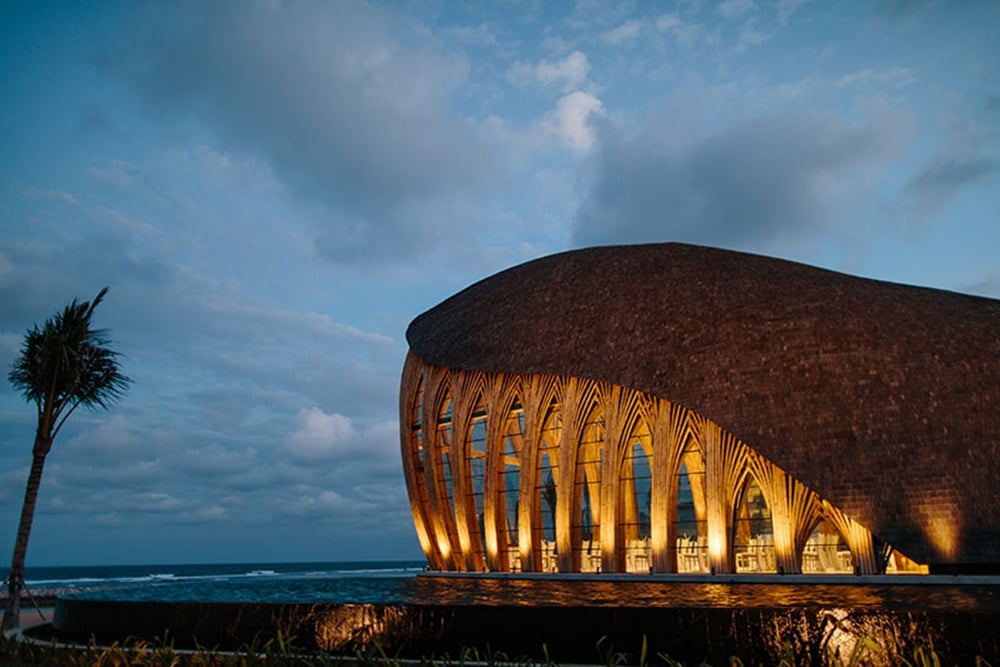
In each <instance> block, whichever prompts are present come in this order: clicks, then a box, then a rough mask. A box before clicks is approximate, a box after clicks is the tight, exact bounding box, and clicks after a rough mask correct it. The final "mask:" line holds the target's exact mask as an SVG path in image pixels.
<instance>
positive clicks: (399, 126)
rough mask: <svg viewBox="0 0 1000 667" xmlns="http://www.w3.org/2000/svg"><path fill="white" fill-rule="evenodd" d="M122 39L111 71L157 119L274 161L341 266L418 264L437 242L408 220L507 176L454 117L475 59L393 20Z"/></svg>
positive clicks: (147, 16) (177, 20)
mask: <svg viewBox="0 0 1000 667" xmlns="http://www.w3.org/2000/svg"><path fill="white" fill-rule="evenodd" d="M123 34H125V35H130V36H131V37H126V38H125V39H124V40H123V43H122V46H121V52H120V53H118V54H117V58H114V57H106V58H104V59H103V62H104V63H105V64H106V67H107V68H108V71H110V72H112V73H114V74H116V75H118V76H120V77H121V78H123V79H124V80H125V81H126V82H127V83H128V84H129V86H130V89H131V90H132V91H133V92H134V94H135V95H136V96H137V97H138V98H139V99H140V101H141V102H142V104H143V106H144V108H145V109H146V110H147V111H148V113H149V114H150V115H151V116H154V117H161V116H170V117H177V118H183V119H189V118H194V119H195V120H196V121H197V122H198V123H200V124H202V125H203V126H205V127H208V128H210V129H211V130H212V132H213V133H214V134H215V136H216V138H217V139H218V140H219V141H220V142H221V143H222V144H223V145H224V147H225V148H226V149H227V150H234V151H240V152H242V153H244V154H247V155H254V156H259V157H261V158H262V159H264V160H266V162H267V163H268V164H269V165H270V167H271V169H272V170H273V173H274V175H275V177H276V178H277V179H279V180H280V182H281V183H283V184H284V186H285V187H287V188H289V189H290V190H292V191H293V192H295V193H297V194H298V195H300V196H303V197H305V199H306V201H311V202H313V204H314V205H315V207H316V208H315V209H314V211H313V216H314V218H315V219H316V220H317V224H319V225H320V227H321V229H322V231H323V232H324V233H325V234H326V235H327V236H328V237H329V239H328V243H327V244H326V248H327V249H331V248H333V249H334V251H331V252H330V253H328V254H330V255H331V256H332V257H334V258H336V259H337V260H341V261H355V262H356V261H362V260H364V259H366V258H370V257H372V256H374V255H376V254H381V255H387V256H403V255H406V254H408V253H411V252H415V251H416V250H417V248H420V247H421V246H422V243H423V242H424V239H426V238H429V237H430V235H428V234H425V233H424V232H426V231H427V229H426V225H427V224H428V221H427V220H426V219H423V220H422V219H414V218H412V217H410V216H409V215H407V210H408V209H409V207H410V206H412V205H416V204H421V203H427V202H433V201H439V200H448V199H449V198H452V197H462V196H470V195H479V194H482V193H483V192H485V191H486V190H488V189H489V188H490V187H492V185H491V184H492V183H493V182H495V177H496V175H497V173H498V169H500V164H499V161H498V160H499V158H498V153H497V152H496V151H495V150H494V147H492V146H490V145H488V144H487V143H485V142H484V141H483V139H482V137H481V136H480V134H479V133H478V131H477V129H476V128H475V126H474V125H470V124H469V123H468V122H467V121H466V120H465V119H462V118H459V117H456V115H455V114H453V113H452V111H451V98H452V96H453V95H454V94H456V92H457V91H459V90H460V89H461V87H462V86H463V85H464V82H465V77H466V74H467V70H468V63H467V61H466V58H465V56H464V55H462V54H461V53H456V52H449V51H447V50H445V49H444V48H443V47H442V46H441V44H440V43H439V42H437V41H436V40H435V39H433V38H432V37H430V36H429V35H428V33H427V32H426V31H424V30H422V29H421V28H420V27H419V26H416V25H412V24H409V23H406V22H404V21H402V20H397V19H394V18H393V17H392V16H391V15H390V14H389V12H387V11H382V10H379V9H377V8H373V7H370V6H368V5H362V4H355V3H350V2H343V3H331V4H327V3H319V4H313V3H254V4H243V3H223V4H214V3H213V4H205V3H197V2H194V3H188V4H185V5H184V6H183V10H180V11H179V10H178V8H177V7H176V6H171V7H170V8H169V10H165V9H163V8H162V7H159V8H147V9H146V10H144V11H136V12H135V18H134V21H133V22H132V23H131V24H128V25H126V26H124V27H123ZM140 35H141V37H140ZM114 176H115V174H109V175H108V177H114Z"/></svg>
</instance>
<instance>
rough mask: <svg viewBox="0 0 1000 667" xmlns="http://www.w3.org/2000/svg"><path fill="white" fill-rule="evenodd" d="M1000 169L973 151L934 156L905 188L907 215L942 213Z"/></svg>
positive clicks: (916, 216) (917, 216) (919, 215)
mask: <svg viewBox="0 0 1000 667" xmlns="http://www.w3.org/2000/svg"><path fill="white" fill-rule="evenodd" d="M998 170H1000V163H998V162H997V161H996V160H994V159H991V158H987V157H984V156H982V155H979V154H978V153H976V152H974V151H973V150H966V151H964V152H952V153H948V154H942V155H937V156H935V157H934V158H933V159H932V160H931V161H930V162H929V163H928V164H927V165H925V166H924V168H923V169H922V170H921V171H920V173H918V174H917V175H916V176H914V177H913V178H912V179H910V181H909V182H908V183H907V184H906V187H905V188H904V190H903V193H902V199H903V202H904V206H905V207H906V209H907V215H908V217H911V218H920V219H923V218H926V217H928V216H931V215H934V214H936V213H939V212H940V211H941V210H943V209H944V208H946V207H947V206H948V205H949V204H951V203H952V202H953V201H954V200H955V199H957V198H958V197H959V196H960V195H961V194H962V193H963V192H964V191H965V190H966V189H968V188H971V187H973V186H975V185H978V184H980V183H982V182H984V181H987V180H988V179H990V178H993V177H994V175H995V174H996V173H997V171H998Z"/></svg>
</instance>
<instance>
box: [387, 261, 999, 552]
mask: <svg viewBox="0 0 1000 667" xmlns="http://www.w3.org/2000/svg"><path fill="white" fill-rule="evenodd" d="M406 335H407V340H408V341H409V344H410V347H411V349H412V350H413V352H414V353H416V354H417V355H418V356H420V357H421V358H423V359H424V360H425V361H428V362H430V363H433V364H438V365H441V366H447V367H451V368H459V369H467V370H486V371H497V372H501V371H502V372H511V373H525V374H530V373H551V374H557V375H569V376H579V377H588V378H593V379H600V380H605V381H609V382H613V383H616V384H619V385H623V386H626V387H632V388H634V389H638V390H641V391H645V392H648V393H650V394H654V395H657V396H661V397H664V398H667V399H669V400H671V401H675V402H677V403H680V404H682V405H684V406H686V407H688V408H690V409H692V410H694V411H696V412H699V413H701V414H703V415H704V416H706V417H708V418H709V419H712V420H713V421H715V422H717V423H718V424H720V425H721V426H722V427H723V428H725V429H727V430H729V431H730V432H732V433H733V434H734V435H736V436H737V437H739V438H740V439H741V440H743V441H744V442H746V443H747V444H748V445H750V446H751V447H753V448H754V449H756V450H757V451H759V452H760V453H761V454H763V455H764V456H766V457H767V458H769V459H770V460H771V461H773V462H774V463H775V464H777V465H778V466H779V467H781V468H783V469H785V470H786V471H787V472H789V473H790V474H791V475H793V476H794V477H796V478H798V479H799V480H801V481H802V482H804V483H805V484H807V485H808V486H810V487H812V488H813V489H814V490H816V491H817V492H818V493H819V494H820V495H821V496H823V497H825V498H827V499H829V500H830V501H831V502H832V503H833V504H834V505H836V506H837V507H839V508H840V509H842V510H843V511H845V512H846V513H847V514H848V515H850V516H852V517H854V518H855V519H857V520H858V521H860V522H861V523H862V524H864V525H865V526H867V527H868V528H869V529H870V530H872V532H873V533H875V534H876V535H877V536H879V537H880V538H881V539H883V540H885V541H887V542H889V543H890V544H893V545H895V546H896V547H897V548H899V549H900V550H901V551H903V552H904V553H906V554H907V555H909V556H911V557H912V558H914V559H916V560H918V561H920V562H930V563H997V562H1000V497H998V490H1000V470H998V462H1000V458H998V454H1000V301H997V300H993V299H986V298H979V297H973V296H967V295H963V294H956V293H952V292H946V291H941V290H933V289H925V288H918V287H911V286H906V285H897V284H891V283H886V282H880V281H874V280H867V279H862V278H857V277H852V276H848V275H844V274H840V273H835V272H831V271H826V270H823V269H818V268H815V267H810V266H806V265H802V264H796V263H793V262H787V261H783V260H777V259H772V258H767V257H761V256H757V255H750V254H745V253H738V252H731V251H725V250H717V249H712V248H704V247H698V246H691V245H683V244H674V243H671V244H657V245H641V246H616V247H600V248H588V249H584V250H578V251H573V252H567V253H563V254H559V255H553V256H549V257H545V258H542V259H539V260H536V261H532V262H528V263H526V264H522V265H520V266H516V267H514V268H512V269H508V270H506V271H503V272H500V273H498V274H496V275H494V276H491V277H489V278H486V279H485V280H482V281H480V282H478V283H476V284H474V285H472V286H471V287H469V288H467V289H465V290H463V291H462V292H459V293H458V294H456V295H454V296H452V297H451V298H449V299H447V300H446V301H444V302H442V303H441V304H439V305H438V306H436V307H434V308H432V309H431V310H429V311H427V312H426V313H423V314H422V315H420V316H419V317H417V318H416V319H415V320H414V321H413V322H412V323H411V325H410V327H409V329H408V330H407V334H406Z"/></svg>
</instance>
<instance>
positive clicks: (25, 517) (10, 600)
mask: <svg viewBox="0 0 1000 667" xmlns="http://www.w3.org/2000/svg"><path fill="white" fill-rule="evenodd" d="M51 446H52V442H51V440H48V441H46V439H45V438H42V437H41V436H36V437H35V447H34V452H33V454H32V459H31V472H30V473H28V486H27V488H26V489H25V491H24V504H23V505H22V506H21V522H20V524H18V527H17V540H16V541H15V542H14V557H13V558H12V559H11V563H10V575H9V577H8V581H7V605H6V606H5V607H4V613H3V629H4V630H10V629H12V628H16V627H18V626H19V625H20V624H21V589H22V588H23V586H24V559H25V556H27V554H28V536H29V535H30V533H31V523H32V521H33V520H34V518H35V503H36V501H37V500H38V487H39V486H40V485H41V483H42V468H43V467H44V466H45V456H46V455H47V454H48V453H49V448H50V447H51Z"/></svg>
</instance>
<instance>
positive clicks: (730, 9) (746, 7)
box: [715, 0, 757, 21]
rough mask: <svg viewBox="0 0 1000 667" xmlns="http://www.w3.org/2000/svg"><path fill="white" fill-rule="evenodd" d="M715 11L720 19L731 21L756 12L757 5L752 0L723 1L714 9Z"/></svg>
mask: <svg viewBox="0 0 1000 667" xmlns="http://www.w3.org/2000/svg"><path fill="white" fill-rule="evenodd" d="M715 11H716V12H718V13H719V16H721V17H722V18H724V19H728V20H730V21H733V20H736V19H738V18H742V17H743V16H746V15H747V14H751V13H753V12H755V11H757V5H756V4H755V3H754V2H753V0H725V2H723V3H721V4H720V5H718V6H717V7H716V8H715Z"/></svg>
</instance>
